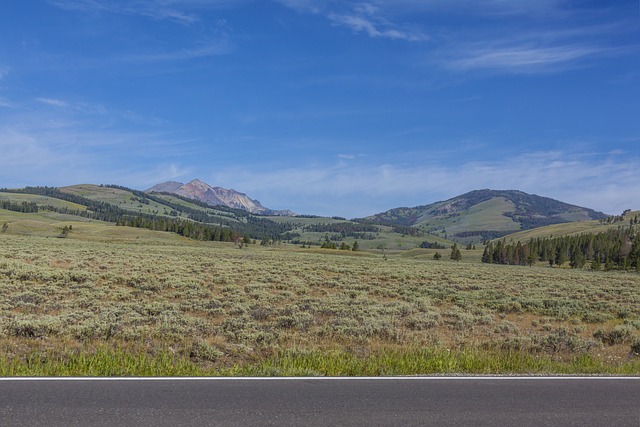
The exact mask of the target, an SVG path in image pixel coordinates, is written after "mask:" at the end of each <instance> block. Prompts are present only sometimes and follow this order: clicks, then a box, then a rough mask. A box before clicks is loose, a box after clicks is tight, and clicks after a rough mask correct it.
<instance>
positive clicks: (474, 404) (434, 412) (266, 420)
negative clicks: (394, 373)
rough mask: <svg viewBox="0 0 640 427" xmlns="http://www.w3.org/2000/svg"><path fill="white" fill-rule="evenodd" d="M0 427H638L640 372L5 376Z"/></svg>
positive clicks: (0, 398)
mask: <svg viewBox="0 0 640 427" xmlns="http://www.w3.org/2000/svg"><path fill="white" fill-rule="evenodd" d="M0 425H2V426H24V425H30V426H38V425H41V426H44V425H46V426H52V425H54V426H55V425H60V426H62V425H64V426H68V425H82V426H88V425H97V426H99V425H104V426H107V425H108V426H114V425H127V426H133V425H152V426H179V425H198V426H203V425H216V426H251V425H256V426H258V425H259V426H267V425H282V426H290V425H299V426H339V425H342V426H377V425H389V426H425V425H434V426H448V425H450V426H454V425H455V426H465V425H466V426H496V425H503V426H517V427H523V426H541V425H560V426H565V425H566V426H591V425H593V426H633V427H639V426H640V378H623V379H611V378H608V379H603V378H595V379H594V378H585V379H578V378H548V379H541V378H512V379H511V378H510V379H507V378H499V377H498V378H495V377H494V378H492V377H485V378H406V379H403V378H383V379H364V378H362V379H335V378H334V379H312V378H299V379H284V378H272V379H191V380H189V379H152V380H142V379H110V380H89V379H39V380H16V379H7V378H3V379H0Z"/></svg>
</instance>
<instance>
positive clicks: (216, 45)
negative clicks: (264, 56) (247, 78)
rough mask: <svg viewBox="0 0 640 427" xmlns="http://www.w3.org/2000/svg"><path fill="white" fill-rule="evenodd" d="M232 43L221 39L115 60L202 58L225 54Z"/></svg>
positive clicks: (148, 60)
mask: <svg viewBox="0 0 640 427" xmlns="http://www.w3.org/2000/svg"><path fill="white" fill-rule="evenodd" d="M233 49H234V46H233V43H231V42H230V41H228V40H226V39H223V40H219V41H214V42H210V43H207V44H203V45H201V46H197V47H194V48H191V49H181V50H177V51H168V52H158V53H140V54H134V55H127V56H122V57H120V58H115V60H118V61H122V62H164V61H181V60H188V59H197V58H204V57H209V56H217V55H225V54H228V53H230V52H232V51H233Z"/></svg>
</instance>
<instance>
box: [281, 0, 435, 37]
mask: <svg viewBox="0 0 640 427" xmlns="http://www.w3.org/2000/svg"><path fill="white" fill-rule="evenodd" d="M276 1H277V2H278V3H280V4H282V5H284V6H286V7H289V8H291V9H294V10H297V11H298V12H301V13H312V14H320V15H324V16H325V17H326V18H327V19H328V20H329V21H330V22H331V23H332V24H333V25H336V26H341V27H346V28H349V29H351V30H352V31H353V32H354V33H364V34H366V35H368V36H369V37H372V38H386V39H395V40H406V41H422V40H427V39H428V37H427V35H425V34H424V33H423V32H422V31H420V30H419V29H417V28H412V27H411V26H409V25H403V24H397V23H395V22H392V21H391V20H390V19H388V18H387V15H386V13H385V11H384V10H383V9H382V8H380V7H378V5H377V2H375V1H369V2H340V1H338V2H328V1H319V0H276Z"/></svg>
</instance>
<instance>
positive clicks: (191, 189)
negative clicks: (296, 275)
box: [146, 179, 296, 216]
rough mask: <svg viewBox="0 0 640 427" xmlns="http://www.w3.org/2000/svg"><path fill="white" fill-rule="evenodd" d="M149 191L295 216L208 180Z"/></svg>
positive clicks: (164, 185) (216, 204)
mask: <svg viewBox="0 0 640 427" xmlns="http://www.w3.org/2000/svg"><path fill="white" fill-rule="evenodd" d="M146 192H147V193H173V194H177V195H179V196H182V197H187V198H190V199H194V200H199V201H201V202H205V203H207V204H209V205H211V206H218V205H222V206H227V207H230V208H234V209H242V210H245V211H247V212H250V213H252V214H258V215H279V216H295V215H296V214H295V213H293V212H291V211H290V210H280V211H278V210H272V209H269V208H266V207H264V206H262V204H261V203H260V202H259V201H257V200H254V199H251V198H250V197H249V196H247V195H246V194H244V193H240V192H238V191H235V190H228V189H226V188H221V187H212V186H210V185H209V184H207V183H206V182H202V181H200V180H199V179H194V180H193V181H191V182H188V183H186V184H182V183H180V182H175V181H169V182H164V183H161V184H158V185H154V186H153V187H151V188H149V189H148V190H146Z"/></svg>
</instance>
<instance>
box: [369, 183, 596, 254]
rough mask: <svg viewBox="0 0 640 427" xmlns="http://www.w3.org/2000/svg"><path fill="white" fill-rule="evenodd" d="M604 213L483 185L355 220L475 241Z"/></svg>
mask: <svg viewBox="0 0 640 427" xmlns="http://www.w3.org/2000/svg"><path fill="white" fill-rule="evenodd" d="M606 217H607V215H605V214H603V213H602V212H596V211H594V210H592V209H588V208H584V207H580V206H575V205H570V204H567V203H564V202H561V201H558V200H554V199H550V198H548V197H541V196H537V195H533V194H527V193H524V192H522V191H516V190H488V189H486V190H475V191H471V192H469V193H465V194H462V195H460V196H457V197H454V198H451V199H449V200H445V201H441V202H436V203H432V204H429V205H423V206H416V207H413V208H406V207H403V208H396V209H391V210H389V211H386V212H383V213H379V214H376V215H372V216H369V217H367V218H363V219H361V220H359V221H362V222H367V223H374V224H381V225H400V226H405V227H417V228H420V229H422V230H423V231H425V232H428V233H431V234H435V235H443V236H446V237H448V238H450V239H453V240H457V241H460V242H479V241H482V240H487V239H493V238H496V237H501V236H504V235H507V234H510V233H513V232H516V231H520V230H529V229H532V228H536V227H542V226H545V225H551V224H559V223H565V222H573V221H588V220H593V219H602V218H606Z"/></svg>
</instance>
